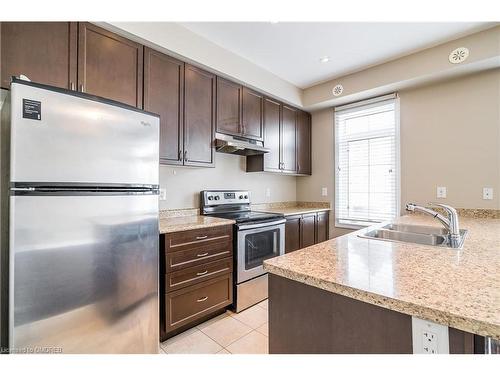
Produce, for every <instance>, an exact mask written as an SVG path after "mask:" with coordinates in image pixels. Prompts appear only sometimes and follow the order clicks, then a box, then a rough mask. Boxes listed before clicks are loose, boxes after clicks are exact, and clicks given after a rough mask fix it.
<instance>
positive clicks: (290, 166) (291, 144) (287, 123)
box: [281, 105, 297, 173]
mask: <svg viewBox="0 0 500 375" xmlns="http://www.w3.org/2000/svg"><path fill="white" fill-rule="evenodd" d="M282 108H283V109H282V120H281V169H282V170H283V172H287V173H296V172H297V143H296V142H297V126H296V123H297V110H296V109H294V108H292V107H288V106H286V105H283V107H282Z"/></svg>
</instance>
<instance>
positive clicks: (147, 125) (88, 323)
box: [2, 80, 159, 353]
mask: <svg viewBox="0 0 500 375" xmlns="http://www.w3.org/2000/svg"><path fill="white" fill-rule="evenodd" d="M9 131H10V135H9V134H8V133H9ZM2 136H3V137H4V138H5V137H7V136H8V137H9V138H10V146H9V148H10V151H9V152H8V153H7V154H5V153H4V156H5V155H10V170H9V171H7V172H6V173H10V178H8V186H7V187H4V189H2V194H6V191H5V190H6V189H8V201H7V200H4V204H3V206H2V210H3V211H4V212H5V211H6V210H8V225H7V216H6V215H4V216H3V218H4V219H3V221H2V226H3V227H4V229H5V228H7V227H8V239H7V238H5V235H4V236H3V237H4V238H3V241H2V243H3V247H4V248H2V252H3V254H2V255H3V257H2V262H3V264H2V270H3V277H4V279H3V280H4V282H3V283H2V292H3V293H2V294H3V299H2V302H3V306H2V310H3V311H4V313H3V317H2V329H3V330H4V332H3V334H4V337H5V340H8V347H9V348H10V351H11V352H21V353H24V352H28V353H30V352H38V353H45V352H49V353H53V352H55V353H59V352H62V353H157V351H158V343H159V317H158V240H159V238H158V237H159V234H158V178H159V177H158V173H159V164H158V160H159V145H158V143H159V118H158V116H156V115H154V114H151V113H147V112H144V111H141V110H138V109H136V108H132V107H129V106H126V105H122V104H119V103H116V102H113V101H109V100H105V99H102V98H98V97H94V96H91V95H87V94H82V93H77V92H74V91H69V90H61V89H57V88H54V87H50V86H45V85H40V84H35V83H31V82H26V81H20V80H14V81H13V83H12V85H11V90H10V92H9V93H8V95H7V98H6V99H5V102H4V105H3V109H2ZM3 145H4V149H5V147H7V146H6V144H5V142H4V143H3ZM4 151H5V150H3V152H4ZM3 175H4V176H5V173H3ZM7 175H8V174H7ZM5 233H7V231H6V230H5V231H4V234H5ZM7 262H8V264H7ZM6 274H8V281H6V280H5V275H6ZM5 284H8V285H5ZM5 329H8V332H6V331H5Z"/></svg>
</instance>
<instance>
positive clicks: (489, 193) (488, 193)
mask: <svg viewBox="0 0 500 375" xmlns="http://www.w3.org/2000/svg"><path fill="white" fill-rule="evenodd" d="M483 199H493V188H489V187H485V188H483Z"/></svg>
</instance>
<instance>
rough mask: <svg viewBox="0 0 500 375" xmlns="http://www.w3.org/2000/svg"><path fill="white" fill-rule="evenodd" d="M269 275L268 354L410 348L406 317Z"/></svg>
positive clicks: (380, 350)
mask: <svg viewBox="0 0 500 375" xmlns="http://www.w3.org/2000/svg"><path fill="white" fill-rule="evenodd" d="M269 276H270V278H269V352H270V353H273V354H312V353H332V354H336V353H338V354H351V353H353V354H354V353H358V354H362V353H378V354H383V353H402V354H403V353H412V337H411V317H410V316H408V315H405V314H401V313H398V312H395V311H391V310H387V309H384V308H382V307H378V306H374V305H370V304H367V303H364V302H360V301H357V300H354V299H351V298H347V297H343V296H340V295H338V294H334V293H330V292H327V291H324V290H321V289H318V288H315V287H311V286H309V285H305V284H302V283H299V282H296V281H293V280H289V279H286V278H283V277H279V276H276V275H269Z"/></svg>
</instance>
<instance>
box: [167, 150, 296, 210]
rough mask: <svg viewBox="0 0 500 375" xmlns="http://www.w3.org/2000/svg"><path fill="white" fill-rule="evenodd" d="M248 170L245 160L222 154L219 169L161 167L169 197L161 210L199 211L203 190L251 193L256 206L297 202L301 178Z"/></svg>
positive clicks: (218, 160)
mask: <svg viewBox="0 0 500 375" xmlns="http://www.w3.org/2000/svg"><path fill="white" fill-rule="evenodd" d="M245 170H246V159H245V157H244V156H236V155H227V154H221V153H215V168H195V167H174V166H160V188H161V189H165V190H166V197H167V199H166V200H164V201H162V200H160V210H173V209H187V208H199V207H200V191H201V190H217V189H241V190H249V191H250V197H251V202H252V203H271V202H287V201H295V200H296V199H297V193H296V182H295V181H296V179H297V177H293V176H283V175H281V174H273V173H265V172H253V173H247V172H246V171H245ZM298 178H300V177H298ZM267 192H269V194H267Z"/></svg>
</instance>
